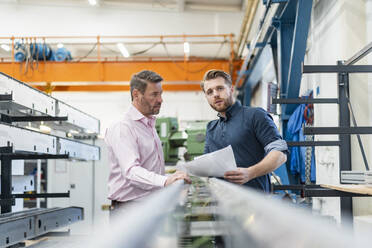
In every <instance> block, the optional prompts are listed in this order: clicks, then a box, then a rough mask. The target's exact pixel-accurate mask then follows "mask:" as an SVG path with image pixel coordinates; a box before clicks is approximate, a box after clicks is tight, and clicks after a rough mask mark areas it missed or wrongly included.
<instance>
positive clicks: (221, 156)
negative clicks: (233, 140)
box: [178, 145, 237, 177]
mask: <svg viewBox="0 0 372 248" xmlns="http://www.w3.org/2000/svg"><path fill="white" fill-rule="evenodd" d="M178 168H179V169H180V170H184V171H186V172H187V173H189V174H191V175H195V176H201V177H223V175H224V174H225V172H226V171H231V170H236V168H237V167H236V163H235V157H234V153H233V150H232V147H231V145H229V146H227V147H225V148H223V149H220V150H218V151H215V152H211V153H208V154H205V155H202V156H199V157H197V158H195V159H194V160H193V161H190V162H187V163H185V164H183V165H179V166H178Z"/></svg>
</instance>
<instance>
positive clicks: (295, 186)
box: [273, 184, 320, 191]
mask: <svg viewBox="0 0 372 248" xmlns="http://www.w3.org/2000/svg"><path fill="white" fill-rule="evenodd" d="M305 188H320V185H318V184H314V185H313V184H307V185H305V184H289V185H274V186H273V190H274V191H277V190H303V189H305Z"/></svg>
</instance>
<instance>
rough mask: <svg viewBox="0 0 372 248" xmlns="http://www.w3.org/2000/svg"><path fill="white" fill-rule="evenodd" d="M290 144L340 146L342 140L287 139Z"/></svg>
mask: <svg viewBox="0 0 372 248" xmlns="http://www.w3.org/2000/svg"><path fill="white" fill-rule="evenodd" d="M287 145H288V146H340V145H341V142H340V141H287Z"/></svg>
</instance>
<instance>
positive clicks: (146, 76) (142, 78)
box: [130, 70, 163, 101]
mask: <svg viewBox="0 0 372 248" xmlns="http://www.w3.org/2000/svg"><path fill="white" fill-rule="evenodd" d="M161 81H163V78H162V77H161V76H160V75H159V74H157V73H156V72H153V71H149V70H143V71H140V72H138V73H136V74H134V75H133V76H132V78H131V80H130V96H131V98H132V101H133V90H134V89H137V90H139V91H140V92H141V93H142V94H144V93H145V90H146V87H147V84H148V83H160V82H161Z"/></svg>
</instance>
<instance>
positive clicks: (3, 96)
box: [0, 94, 12, 101]
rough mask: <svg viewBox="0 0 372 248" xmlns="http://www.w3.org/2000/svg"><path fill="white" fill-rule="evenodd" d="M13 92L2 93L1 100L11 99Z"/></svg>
mask: <svg viewBox="0 0 372 248" xmlns="http://www.w3.org/2000/svg"><path fill="white" fill-rule="evenodd" d="M11 100H12V94H0V101H11Z"/></svg>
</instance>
